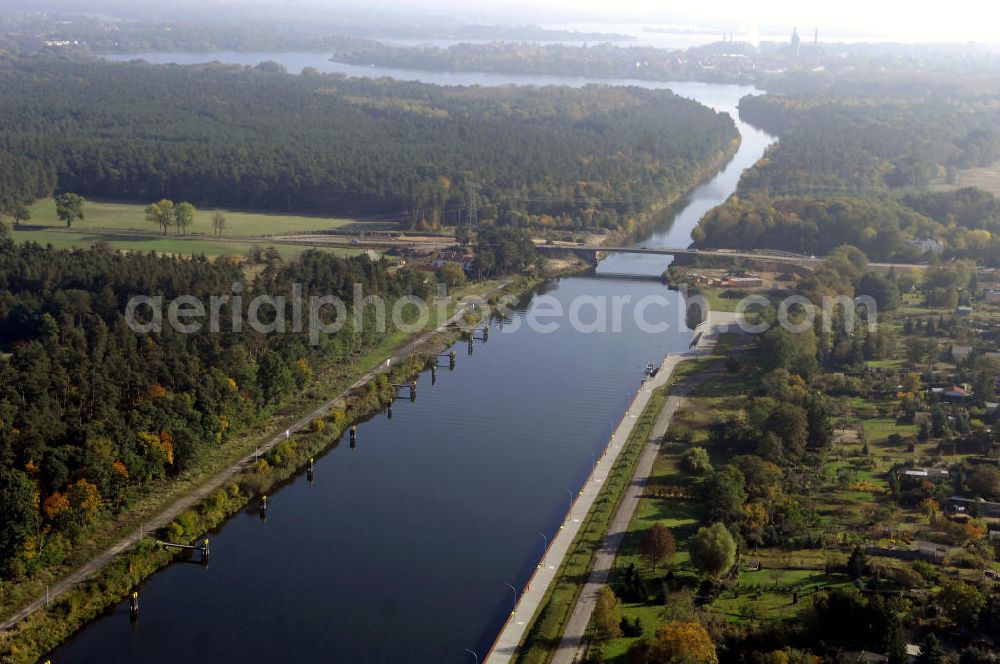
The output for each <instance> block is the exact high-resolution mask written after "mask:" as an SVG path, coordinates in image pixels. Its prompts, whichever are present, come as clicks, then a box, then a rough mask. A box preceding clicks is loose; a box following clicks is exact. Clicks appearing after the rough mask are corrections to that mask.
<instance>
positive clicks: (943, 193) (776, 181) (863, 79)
mask: <svg viewBox="0 0 1000 664" xmlns="http://www.w3.org/2000/svg"><path fill="white" fill-rule="evenodd" d="M848 80H849V81H853V82H854V83H855V85H847V84H845V82H844V81H843V80H838V81H827V80H826V79H824V78H823V77H821V76H813V77H804V76H803V77H794V76H792V77H788V78H787V79H786V80H784V81H783V83H782V85H781V86H780V89H785V90H788V91H789V92H787V93H786V94H777V93H772V94H766V95H760V96H747V97H744V98H743V99H742V100H741V102H740V117H741V118H742V119H743V120H745V121H747V122H750V123H752V124H753V125H755V126H758V127H760V128H762V129H764V130H766V131H768V132H770V133H772V134H775V135H777V136H778V141H777V142H776V143H775V144H774V145H773V146H772V147H771V148H769V149H768V151H767V153H766V154H765V155H764V157H763V158H762V159H761V160H760V161H758V162H757V164H755V165H754V166H752V167H751V168H749V169H747V170H746V171H745V172H744V173H743V175H742V177H741V179H740V183H739V186H738V189H737V195H735V196H733V197H732V198H730V200H728V201H727V202H726V203H725V204H723V205H721V206H719V207H718V208H716V209H714V210H712V211H711V212H709V213H708V214H707V215H706V216H705V217H704V218H703V219H702V220H701V222H700V224H699V226H698V228H697V229H696V230H695V232H694V238H695V241H696V242H697V243H698V244H700V245H702V246H718V247H740V248H770V249H783V250H788V251H797V252H803V253H828V252H829V251H831V250H832V249H833V248H835V247H837V246H839V245H842V244H850V245H854V246H856V247H858V248H860V249H861V250H863V251H864V252H865V253H866V254H867V255H868V256H870V257H871V258H872V259H874V260H910V261H912V260H917V259H920V258H921V257H926V256H925V254H926V253H927V252H928V251H933V253H936V254H941V255H943V256H945V257H960V258H972V259H976V260H979V261H983V262H985V263H987V264H989V265H996V264H997V261H998V258H997V256H998V255H1000V253H998V249H1000V240H998V235H997V234H998V233H1000V203H998V201H997V200H996V199H995V198H994V196H993V195H992V194H990V193H989V192H986V191H983V190H979V189H975V188H972V187H963V188H960V189H959V188H957V187H956V185H954V184H953V182H954V181H955V180H956V173H958V172H959V171H960V170H962V169H970V168H980V167H985V166H990V165H992V164H994V163H995V162H997V161H998V160H1000V132H998V131H997V129H996V127H998V126H1000V124H998V123H1000V110H998V107H997V105H996V98H997V92H996V91H994V90H992V89H991V87H990V86H985V87H976V86H973V85H972V84H971V80H970V79H968V78H963V77H955V78H952V79H951V80H950V81H948V82H945V81H944V80H943V79H942V78H940V77H939V76H936V75H930V74H928V75H926V76H925V77H924V78H923V79H921V80H923V82H924V84H923V85H917V84H916V81H915V79H913V78H912V77H904V80H905V81H907V82H908V83H909V85H904V84H902V83H901V82H900V81H899V80H892V79H890V78H884V77H877V76H872V75H869V74H864V75H857V76H856V77H853V78H851V77H848ZM945 93H947V94H945Z"/></svg>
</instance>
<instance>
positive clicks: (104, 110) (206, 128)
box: [0, 57, 737, 229]
mask: <svg viewBox="0 0 1000 664" xmlns="http://www.w3.org/2000/svg"><path fill="white" fill-rule="evenodd" d="M0 86H2V88H3V90H4V95H3V97H2V99H0V128H2V129H0V201H2V206H3V207H4V208H5V209H7V210H10V209H11V208H12V207H14V206H16V205H17V204H18V203H24V202H25V201H28V200H31V199H33V198H36V197H40V196H44V195H47V194H50V193H52V192H53V191H73V192H76V193H79V194H82V195H84V196H87V197H94V198H113V199H117V200H132V201H139V202H148V201H151V200H158V199H160V198H174V199H182V200H189V201H191V202H192V203H195V204H196V205H199V206H220V207H231V208H241V209H258V210H281V211H297V212H306V213H320V212H322V213H336V214H349V215H366V214H386V213H389V214H396V215H397V217H396V218H398V219H399V220H403V219H404V218H405V216H406V215H405V211H408V210H410V211H413V212H412V214H421V215H422V216H426V217H429V218H435V219H436V220H440V219H441V215H451V216H447V217H446V219H444V221H449V222H453V217H454V218H456V219H457V211H458V208H460V207H461V205H462V203H463V202H464V199H465V195H466V191H465V185H466V184H467V183H470V182H475V183H478V184H480V185H482V187H483V189H482V199H483V212H482V214H481V218H485V219H491V218H492V219H496V220H497V221H499V222H500V223H506V224H514V225H530V224H546V225H564V226H580V225H583V226H588V227H594V228H599V227H604V228H612V229H613V228H618V227H619V226H621V225H623V224H624V223H625V220H626V219H627V218H628V217H630V216H631V215H634V214H636V213H637V212H640V211H643V210H646V209H647V208H648V207H649V206H651V205H654V204H656V203H658V202H660V201H662V200H664V199H670V198H673V197H676V196H677V195H679V194H681V193H683V191H685V190H687V189H688V188H689V187H690V186H691V185H692V184H693V180H694V178H695V177H697V172H698V169H699V168H704V167H705V166H707V164H708V163H709V162H711V161H713V160H715V159H717V158H718V157H719V156H720V155H721V154H722V153H723V152H724V151H725V150H727V149H728V148H729V146H730V145H731V144H732V142H733V141H734V140H735V139H736V137H737V133H736V131H735V127H734V125H733V123H732V121H731V119H730V118H729V117H728V116H726V115H724V114H721V113H715V112H713V111H711V110H709V109H707V108H705V107H704V106H701V105H699V104H697V103H696V102H693V101H690V100H687V99H682V98H680V97H677V96H676V95H674V94H673V93H671V92H668V91H650V90H641V89H637V88H608V87H600V86H588V87H585V88H583V89H578V90H576V89H569V88H561V87H546V88H490V89H483V88H442V87H436V86H431V85H425V84H420V83H403V82H395V81H391V80H385V79H382V80H370V79H346V78H343V77H337V76H323V75H318V74H315V73H313V74H310V73H309V72H306V73H304V74H303V75H296V76H293V75H288V74H285V73H282V69H281V67H280V66H279V65H273V63H272V64H271V65H266V64H265V65H261V66H259V67H257V68H255V69H245V68H241V67H232V66H223V65H207V66H201V67H177V66H163V67H155V66H150V65H147V64H141V63H134V64H113V63H107V62H101V61H70V60H61V59H52V58H46V57H39V58H30V59H15V58H8V59H6V60H2V61H0Z"/></svg>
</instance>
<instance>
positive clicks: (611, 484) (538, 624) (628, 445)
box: [516, 389, 667, 664]
mask: <svg viewBox="0 0 1000 664" xmlns="http://www.w3.org/2000/svg"><path fill="white" fill-rule="evenodd" d="M666 399H667V393H666V391H665V390H664V389H658V390H656V391H655V392H653V394H652V395H651V396H650V398H649V402H648V403H647V404H646V407H645V408H644V409H643V411H642V414H641V415H640V416H639V419H638V420H637V422H636V425H635V427H634V428H633V429H632V432H631V433H630V435H629V437H628V440H627V441H626V442H625V447H624V448H623V449H622V451H621V453H620V454H619V457H618V459H617V460H616V461H615V464H614V466H613V468H612V470H611V472H609V473H608V478H607V481H606V482H605V484H604V486H603V487H602V488H601V492H600V494H599V495H598V497H597V500H596V501H595V502H594V505H593V507H592V508H591V510H590V512H589V513H588V514H587V517H586V521H584V523H583V526H582V527H581V529H580V532H579V533H578V534H577V536H576V539H575V540H573V544H572V545H571V547H570V549H569V552H568V553H567V556H566V558H565V559H564V560H563V563H562V565H560V567H559V570H558V571H557V573H556V577H555V578H554V579H553V581H552V583H551V584H550V585H549V588H548V590H547V591H546V593H545V597H544V598H543V600H542V603H541V606H540V607H539V609H538V611H537V613H536V614H535V616H533V618H532V621H531V625H530V627H529V629H528V630H527V632H525V637H524V641H523V642H522V644H521V647H520V648H519V650H518V654H517V656H516V661H517V662H518V663H519V664H536V663H542V662H548V661H550V660H551V658H552V655H553V654H554V652H555V649H556V648H557V647H558V645H559V640H560V638H561V637H562V633H563V629H564V626H565V624H566V621H567V620H569V617H570V614H571V613H572V611H573V607H574V606H575V605H576V600H577V597H578V596H579V594H580V591H581V590H582V589H583V585H584V584H585V583H586V580H587V575H588V574H589V573H590V568H591V567H592V566H593V561H594V556H595V554H596V553H597V549H598V547H599V546H600V543H601V540H602V539H603V538H604V535H605V533H606V532H607V530H608V525H609V524H610V522H611V519H612V518H613V516H614V514H615V512H616V511H617V510H618V505H619V503H620V502H621V499H622V496H623V495H624V494H625V490H626V488H627V487H628V485H629V484H630V483H631V481H632V476H633V474H634V473H635V466H636V463H637V462H638V460H639V457H640V456H641V454H642V449H643V447H644V446H645V443H646V441H647V440H648V439H649V436H650V433H651V432H652V430H653V425H654V424H655V423H656V418H657V417H658V416H659V413H660V410H661V409H662V408H663V405H664V403H666Z"/></svg>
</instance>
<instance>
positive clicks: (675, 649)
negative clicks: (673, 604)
mask: <svg viewBox="0 0 1000 664" xmlns="http://www.w3.org/2000/svg"><path fill="white" fill-rule="evenodd" d="M649 662H650V663H651V664H681V663H683V664H718V662H719V658H718V656H717V655H716V654H715V644H714V643H712V637H710V636H709V635H708V632H707V631H705V628H704V627H702V625H701V623H698V622H685V621H678V620H674V621H671V622H668V623H667V624H666V625H663V626H662V627H660V628H659V629H658V630H656V636H655V637H654V638H653V641H652V643H651V644H650V649H649Z"/></svg>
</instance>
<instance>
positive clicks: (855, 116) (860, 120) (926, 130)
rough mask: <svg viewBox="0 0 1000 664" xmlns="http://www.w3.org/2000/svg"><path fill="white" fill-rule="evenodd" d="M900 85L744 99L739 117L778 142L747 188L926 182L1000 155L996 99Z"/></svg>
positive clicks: (794, 190)
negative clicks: (904, 91)
mask: <svg viewBox="0 0 1000 664" xmlns="http://www.w3.org/2000/svg"><path fill="white" fill-rule="evenodd" d="M896 90H897V89H896V88H895V86H890V89H889V90H883V91H882V92H881V93H879V91H878V88H877V87H876V88H874V89H872V91H871V93H870V94H866V95H841V94H837V93H833V94H828V93H824V92H809V93H803V94H793V95H787V96H780V95H761V96H748V97H744V98H743V99H742V100H741V101H740V117H741V118H742V119H744V120H746V121H747V122H750V123H751V124H753V125H755V126H758V127H761V128H762V129H764V130H766V131H768V132H770V133H773V134H776V135H777V136H778V137H779V142H778V144H777V145H776V146H775V147H773V148H772V150H771V151H770V152H769V153H768V154H767V155H766V157H765V158H764V159H763V160H761V162H759V163H758V164H757V165H756V166H755V167H754V168H752V169H750V170H749V171H748V172H747V173H745V174H744V176H743V178H742V180H741V182H740V193H741V194H746V193H750V192H761V191H765V192H768V193H772V194H798V193H812V192H830V191H832V192H837V191H850V192H864V191H871V190H884V189H887V188H895V187H913V186H917V187H919V186H924V185H927V184H929V183H931V182H935V181H941V180H945V179H947V178H948V176H949V173H953V172H954V170H955V169H959V168H969V167H973V166H987V165H990V164H992V163H993V162H995V161H996V160H997V159H1000V132H998V131H997V129H996V128H997V127H998V126H1000V124H998V123H1000V109H998V108H997V106H996V104H995V98H994V97H993V96H989V97H984V98H978V97H963V96H953V98H952V99H949V100H944V99H942V98H940V97H939V96H937V95H936V94H929V95H928V96H926V97H924V96H920V95H917V94H913V93H912V92H911V94H910V95H909V96H905V97H904V96H899V95H897V94H896Z"/></svg>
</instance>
